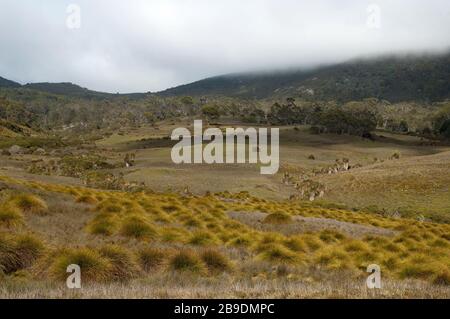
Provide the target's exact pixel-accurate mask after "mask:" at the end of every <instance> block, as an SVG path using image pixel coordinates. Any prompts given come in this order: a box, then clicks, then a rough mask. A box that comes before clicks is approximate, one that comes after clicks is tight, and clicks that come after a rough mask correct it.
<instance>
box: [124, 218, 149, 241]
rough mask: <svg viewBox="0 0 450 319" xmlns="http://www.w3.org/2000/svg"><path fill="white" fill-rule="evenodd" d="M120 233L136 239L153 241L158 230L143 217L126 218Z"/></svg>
mask: <svg viewBox="0 0 450 319" xmlns="http://www.w3.org/2000/svg"><path fill="white" fill-rule="evenodd" d="M120 233H121V234H122V235H124V236H127V237H133V238H136V239H153V238H155V237H156V235H157V231H156V229H155V228H154V227H153V226H152V225H151V224H150V223H149V222H148V221H147V220H146V219H145V218H143V217H141V216H129V217H127V218H125V220H124V221H123V223H122V226H121V230H120Z"/></svg>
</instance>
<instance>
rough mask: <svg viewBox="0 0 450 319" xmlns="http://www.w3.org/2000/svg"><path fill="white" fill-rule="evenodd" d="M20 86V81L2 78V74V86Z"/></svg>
mask: <svg viewBox="0 0 450 319" xmlns="http://www.w3.org/2000/svg"><path fill="white" fill-rule="evenodd" d="M20 86H21V85H20V84H19V83H17V82H14V81H11V80H8V79H5V78H2V77H1V76H0V87H2V88H18V87H20Z"/></svg>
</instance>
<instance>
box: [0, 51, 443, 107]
mask: <svg viewBox="0 0 450 319" xmlns="http://www.w3.org/2000/svg"><path fill="white" fill-rule="evenodd" d="M0 87H4V88H26V89H33V90H37V91H42V92H46V93H51V94H59V95H66V96H71V97H78V98H87V99H107V98H114V97H128V98H133V99H140V98H144V97H146V96H148V95H150V94H155V95H157V96H161V97H170V96H183V95H186V96H231V97H238V98H246V99H271V98H272V99H280V98H285V97H296V98H301V99H306V100H311V99H312V100H337V101H341V102H347V101H351V100H361V99H364V98H369V97H375V98H378V99H384V100H388V101H391V102H399V101H413V100H417V101H419V100H420V101H427V102H435V101H440V100H445V99H448V98H450V53H446V54H440V55H427V56H423V55H422V56H414V55H411V56H406V57H405V56H381V57H377V58H371V59H356V60H351V61H347V62H344V63H339V64H332V65H327V66H320V67H317V68H314V69H308V70H306V69H290V70H274V71H265V72H251V73H233V74H225V75H218V76H213V77H209V78H205V79H201V80H198V81H195V82H192V83H187V84H183V85H179V86H176V87H173V88H168V89H166V90H163V91H159V92H156V93H150V92H149V93H128V94H119V93H117V94H114V93H106V92H98V91H93V90H89V89H87V88H83V87H81V86H79V85H77V84H73V83H70V82H60V83H50V82H40V83H28V84H25V85H21V84H19V83H17V82H14V81H10V80H8V79H5V78H2V77H0Z"/></svg>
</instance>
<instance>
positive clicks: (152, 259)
mask: <svg viewBox="0 0 450 319" xmlns="http://www.w3.org/2000/svg"><path fill="white" fill-rule="evenodd" d="M166 253H167V252H165V251H164V250H162V249H158V248H152V247H146V248H143V249H140V250H139V251H138V253H137V258H138V261H139V265H140V266H141V268H142V270H144V271H146V272H149V271H151V270H153V269H155V268H157V267H160V266H161V265H163V263H164V261H165V259H166Z"/></svg>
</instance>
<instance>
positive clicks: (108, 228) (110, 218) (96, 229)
mask: <svg viewBox="0 0 450 319" xmlns="http://www.w3.org/2000/svg"><path fill="white" fill-rule="evenodd" d="M118 227H119V221H118V218H117V217H116V216H115V215H111V214H108V213H100V214H98V215H97V216H95V217H94V219H93V220H92V221H91V222H90V223H89V224H88V226H87V231H88V232H89V233H91V234H93V235H104V236H111V235H113V234H115V233H116V231H117V230H118Z"/></svg>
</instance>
